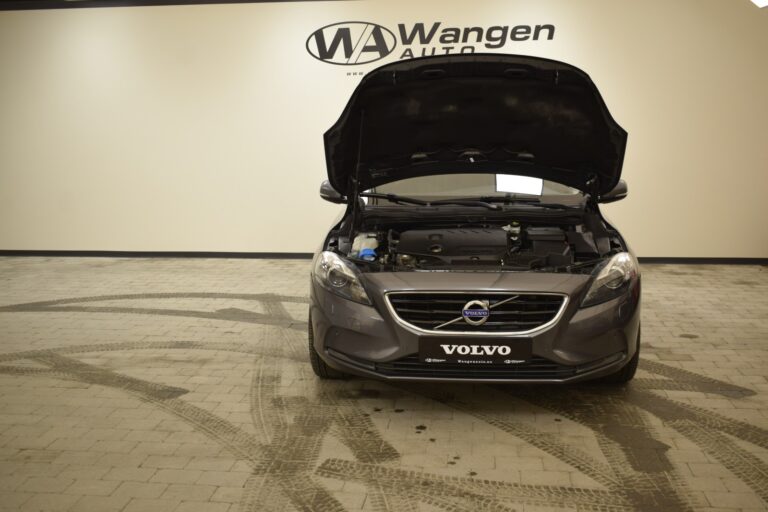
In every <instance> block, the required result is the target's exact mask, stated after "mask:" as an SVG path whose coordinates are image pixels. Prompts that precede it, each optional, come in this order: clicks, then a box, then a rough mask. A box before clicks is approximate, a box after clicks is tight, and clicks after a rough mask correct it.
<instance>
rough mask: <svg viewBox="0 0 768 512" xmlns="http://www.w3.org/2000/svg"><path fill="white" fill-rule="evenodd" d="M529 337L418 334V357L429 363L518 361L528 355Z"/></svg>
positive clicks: (500, 362)
mask: <svg viewBox="0 0 768 512" xmlns="http://www.w3.org/2000/svg"><path fill="white" fill-rule="evenodd" d="M532 352H533V341H532V340H531V338H488V339H481V340H477V339H472V340H469V339H467V338H462V337H460V336H456V337H447V336H446V337H433V336H428V337H427V336H423V337H420V338H419V361H421V362H422V363H429V364H460V365H466V366H473V365H492V364H500V365H505V364H520V363H524V362H526V361H528V360H530V359H531V356H532Z"/></svg>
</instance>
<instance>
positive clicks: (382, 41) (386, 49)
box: [307, 21, 397, 65]
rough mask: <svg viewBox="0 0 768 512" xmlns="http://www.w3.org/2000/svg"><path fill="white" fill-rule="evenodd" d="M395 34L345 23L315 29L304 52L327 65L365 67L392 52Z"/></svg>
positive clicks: (377, 26) (372, 26)
mask: <svg viewBox="0 0 768 512" xmlns="http://www.w3.org/2000/svg"><path fill="white" fill-rule="evenodd" d="M396 45H397V42H396V40H395V34H393V33H392V32H391V31H390V30H389V29H387V28H385V27H382V26H381V25H376V24H375V23H366V22H364V21H345V22H342V23H334V24H333V25H327V26H325V27H323V28H321V29H318V30H316V31H314V32H312V34H311V35H310V36H309V38H308V39H307V51H308V52H309V53H310V55H312V56H313V57H315V58H316V59H318V60H321V61H323V62H327V63H329V64H340V65H355V64H366V63H368V62H374V61H377V60H379V59H383V58H384V57H386V56H387V55H389V54H390V53H392V51H393V50H394V49H395V46H396Z"/></svg>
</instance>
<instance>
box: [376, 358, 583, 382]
mask: <svg viewBox="0 0 768 512" xmlns="http://www.w3.org/2000/svg"><path fill="white" fill-rule="evenodd" d="M375 366H376V372H378V373H380V374H382V375H387V376H392V377H412V378H417V377H432V378H446V379H451V378H456V379H567V378H568V377H573V376H574V375H576V373H577V371H578V367H576V366H565V365H561V364H557V363H554V362H552V361H550V360H549V359H545V358H543V357H539V356H533V357H532V358H531V359H530V360H528V361H526V362H525V363H520V364H515V365H509V364H505V365H487V366H468V365H466V364H463V365H462V364H439V365H436V364H428V363H422V362H421V361H419V356H417V355H411V356H407V357H403V358H401V359H398V360H396V361H391V362H388V363H376V364H375Z"/></svg>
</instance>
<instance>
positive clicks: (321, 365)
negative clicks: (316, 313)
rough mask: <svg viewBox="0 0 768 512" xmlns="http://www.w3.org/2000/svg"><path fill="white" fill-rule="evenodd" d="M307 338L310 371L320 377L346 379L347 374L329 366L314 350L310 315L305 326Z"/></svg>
mask: <svg viewBox="0 0 768 512" xmlns="http://www.w3.org/2000/svg"><path fill="white" fill-rule="evenodd" d="M307 339H308V340H309V362H310V363H311V364H312V371H314V372H315V375H317V376H318V377H320V378H321V379H346V378H347V377H348V375H347V374H346V373H342V372H340V371H339V370H336V369H334V368H331V367H330V366H328V365H327V364H325V361H323V360H322V359H321V358H320V356H319V355H318V353H317V350H315V333H314V331H313V330H312V317H311V316H310V317H309V325H308V326H307Z"/></svg>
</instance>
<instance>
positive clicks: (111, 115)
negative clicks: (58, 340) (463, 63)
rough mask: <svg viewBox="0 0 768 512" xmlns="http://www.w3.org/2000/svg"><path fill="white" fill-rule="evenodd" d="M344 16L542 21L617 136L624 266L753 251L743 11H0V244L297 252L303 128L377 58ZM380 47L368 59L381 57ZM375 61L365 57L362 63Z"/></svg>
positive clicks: (766, 22)
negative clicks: (622, 137) (330, 49)
mask: <svg viewBox="0 0 768 512" xmlns="http://www.w3.org/2000/svg"><path fill="white" fill-rule="evenodd" d="M346 20H365V21H371V22H374V23H379V24H381V25H385V26H387V27H389V28H391V29H392V30H393V31H396V27H397V24H398V23H408V24H410V23H413V22H416V21H423V22H425V23H431V22H432V21H442V22H443V23H444V24H445V25H459V26H464V25H485V26H488V25H493V24H499V25H507V24H508V25H516V24H531V25H534V24H542V23H551V24H554V25H555V26H556V34H555V38H554V40H553V41H532V42H525V43H514V44H509V45H507V46H506V47H505V48H504V49H503V50H504V51H506V52H509V53H521V54H531V55H539V56H544V57H550V58H555V59H559V60H564V61H566V62H569V63H572V64H575V65H577V66H579V67H581V68H583V69H584V70H586V71H587V72H588V73H590V75H591V76H592V77H593V79H594V80H595V82H596V83H597V85H598V87H599V88H600V90H601V91H602V92H603V95H604V97H605V99H606V102H607V103H608V105H609V107H610V108H611V111H612V113H613V114H614V116H615V117H616V119H617V120H618V121H619V122H620V123H621V124H622V125H623V126H624V127H625V128H626V129H627V130H628V132H629V145H628V152H627V158H626V162H625V173H624V176H625V178H626V179H627V181H628V182H629V184H630V196H629V198H628V199H627V200H626V201H624V202H621V203H617V204H615V205H608V206H606V207H605V210H606V213H607V214H608V215H609V216H610V218H611V219H612V221H614V222H615V223H616V224H617V225H618V226H620V227H621V229H622V231H623V232H624V234H625V235H626V236H627V238H628V239H629V240H630V242H631V244H632V245H633V247H634V248H635V250H636V251H637V252H638V253H639V254H640V255H641V256H700V257H766V256H768V229H766V227H765V221H766V219H768V200H767V199H766V193H768V180H767V178H766V176H767V174H768V66H767V65H766V62H768V56H767V54H766V50H768V9H762V10H760V9H758V8H757V7H755V6H754V5H753V4H752V3H751V2H749V1H748V0H675V1H669V0H650V1H643V2H638V1H633V0H625V1H616V0H580V1H573V0H547V1H534V0H518V1H513V0H475V1H473V2H445V1H442V2H432V1H430V2H427V1H421V2H413V1H408V2H392V1H384V0H367V1H359V2H328V3H319V2H312V3H267V4H239V5H217V6H184V7H135V8H110V9H69V10H59V11H26V12H2V13H0V249H62V250H66V249H70V250H88V249H91V250H146V251H153V250H154V251H164V250H179V251H185V250H188V251H311V250H313V249H314V248H315V247H316V246H317V244H318V243H319V242H320V239H321V237H322V235H323V233H324V231H325V230H326V228H327V227H328V225H329V223H330V221H331V220H332V219H333V217H334V216H335V215H336V214H337V212H338V211H339V207H338V206H334V205H329V204H328V203H324V202H322V201H321V200H320V199H319V197H318V195H317V188H318V185H319V182H320V180H321V179H323V177H324V174H325V166H324V159H323V147H322V137H321V134H322V133H323V131H324V130H325V129H326V128H327V127H328V126H330V125H331V124H332V123H333V122H334V121H335V119H336V118H337V116H338V114H339V113H340V112H341V109H342V107H343V106H344V104H345V102H346V100H347V98H348V96H349V94H350V93H351V92H352V90H353V89H354V87H355V85H356V83H357V82H358V81H359V77H355V76H347V72H348V71H352V70H355V71H367V70H370V69H373V67H375V66H376V65H377V64H367V65H361V66H357V67H343V66H333V65H329V64H326V63H323V62H320V61H318V60H315V59H313V58H312V57H310V56H309V55H308V54H307V53H306V50H305V48H304V44H305V41H306V39H307V37H308V36H309V34H310V33H311V32H313V31H314V30H315V29H317V28H319V27H321V26H323V25H327V24H330V23H335V22H339V21H346ZM397 53H398V52H397V50H396V51H395V53H394V54H393V55H391V56H390V57H389V58H388V59H387V60H393V59H394V58H395V55H397ZM380 63H382V62H379V63H378V64H380Z"/></svg>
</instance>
